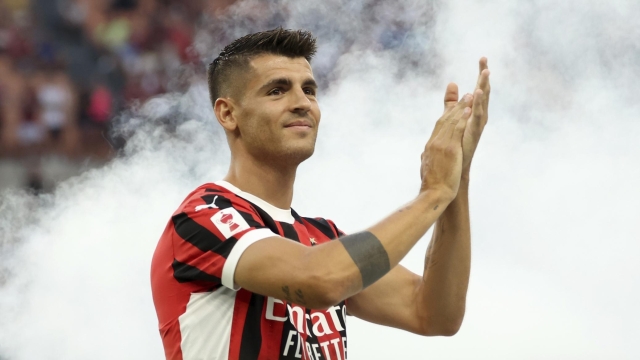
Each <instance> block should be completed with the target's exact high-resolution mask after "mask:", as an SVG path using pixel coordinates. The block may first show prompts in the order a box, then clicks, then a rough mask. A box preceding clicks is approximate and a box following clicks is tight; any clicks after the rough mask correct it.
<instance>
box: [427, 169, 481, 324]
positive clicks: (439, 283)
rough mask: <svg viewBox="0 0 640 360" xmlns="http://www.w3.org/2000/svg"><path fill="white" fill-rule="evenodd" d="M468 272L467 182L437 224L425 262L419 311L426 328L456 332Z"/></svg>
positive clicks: (468, 225)
mask: <svg viewBox="0 0 640 360" xmlns="http://www.w3.org/2000/svg"><path fill="white" fill-rule="evenodd" d="M470 269H471V229H470V224H469V182H468V181H467V180H466V179H463V181H462V182H461V184H460V188H459V190H458V195H457V197H456V198H455V199H454V200H453V201H452V202H451V204H449V206H448V207H447V209H446V210H445V211H444V213H443V214H442V216H441V217H440V218H439V219H438V221H437V222H436V226H435V228H434V231H433V237H432V239H431V243H430V244H429V248H428V250H427V255H426V259H425V268H424V274H423V281H422V284H421V288H420V295H419V298H420V301H419V306H420V307H421V308H420V309H419V311H420V312H421V315H422V316H423V318H424V319H425V322H426V323H427V324H429V326H434V327H438V326H441V327H443V328H444V329H448V330H445V332H449V333H451V332H453V333H455V332H456V331H457V329H458V328H459V327H460V325H461V323H462V319H463V317H464V312H465V304H466V296H467V287H468V285H469V273H470Z"/></svg>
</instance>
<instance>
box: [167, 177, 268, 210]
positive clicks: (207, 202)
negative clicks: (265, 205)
mask: <svg viewBox="0 0 640 360" xmlns="http://www.w3.org/2000/svg"><path fill="white" fill-rule="evenodd" d="M227 208H234V209H236V210H239V211H243V212H251V213H254V212H255V209H253V206H252V204H251V203H249V202H248V201H247V200H245V199H243V198H241V197H239V196H237V195H236V194H235V193H234V192H232V191H231V190H229V189H227V188H224V187H222V186H221V185H218V184H216V183H207V184H203V185H201V186H199V187H197V188H196V189H195V190H193V191H192V192H191V193H190V194H189V195H187V197H186V198H185V199H184V201H183V202H182V204H181V205H180V207H179V208H178V210H177V211H176V214H179V213H199V212H204V213H207V212H210V211H207V210H214V209H227Z"/></svg>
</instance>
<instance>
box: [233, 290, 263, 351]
mask: <svg viewBox="0 0 640 360" xmlns="http://www.w3.org/2000/svg"><path fill="white" fill-rule="evenodd" d="M263 307H264V296H262V295H258V294H251V300H249V307H248V308H247V317H246V318H245V319H244V327H243V328H242V340H241V342H240V357H239V358H240V360H255V359H258V356H259V355H260V348H261V347H262V327H261V326H260V324H261V322H262V308H263Z"/></svg>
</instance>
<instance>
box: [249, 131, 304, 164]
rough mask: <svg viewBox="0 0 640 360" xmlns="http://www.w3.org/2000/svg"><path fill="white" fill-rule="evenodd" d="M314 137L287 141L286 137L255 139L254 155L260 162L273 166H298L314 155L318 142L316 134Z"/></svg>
mask: <svg viewBox="0 0 640 360" xmlns="http://www.w3.org/2000/svg"><path fill="white" fill-rule="evenodd" d="M312 136H313V138H312V139H297V141H290V142H287V141H286V139H283V138H280V139H277V140H276V139H272V138H271V139H269V138H260V139H254V140H255V142H254V144H255V146H254V147H253V151H251V152H252V155H253V156H254V157H255V158H256V159H258V160H259V161H260V162H262V163H265V164H269V165H271V166H273V167H276V168H279V169H283V170H288V169H291V168H297V167H298V165H300V164H301V163H302V162H303V161H305V160H307V159H308V158H310V157H311V155H313V153H314V150H315V143H316V134H313V135H312Z"/></svg>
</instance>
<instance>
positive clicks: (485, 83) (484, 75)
mask: <svg viewBox="0 0 640 360" xmlns="http://www.w3.org/2000/svg"><path fill="white" fill-rule="evenodd" d="M489 75H491V72H490V71H489V69H484V70H482V72H481V73H480V77H478V86H477V87H476V88H477V89H482V91H483V92H484V93H485V94H487V93H488V92H489V90H490V86H489ZM487 95H488V94H487Z"/></svg>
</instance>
